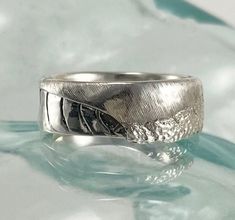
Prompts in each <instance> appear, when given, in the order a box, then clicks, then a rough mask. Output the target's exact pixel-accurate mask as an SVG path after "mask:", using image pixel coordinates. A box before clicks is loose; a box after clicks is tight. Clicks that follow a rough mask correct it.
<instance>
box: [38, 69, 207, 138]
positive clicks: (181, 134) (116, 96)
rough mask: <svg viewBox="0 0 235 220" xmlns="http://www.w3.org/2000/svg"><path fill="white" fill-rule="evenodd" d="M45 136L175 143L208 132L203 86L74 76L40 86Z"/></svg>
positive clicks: (136, 76) (158, 78)
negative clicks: (118, 137) (56, 135)
mask: <svg viewBox="0 0 235 220" xmlns="http://www.w3.org/2000/svg"><path fill="white" fill-rule="evenodd" d="M40 108H41V109H40V114H41V123H42V128H43V130H45V131H47V132H52V133H60V134H78V135H108V136H120V137H125V138H127V139H128V140H130V141H133V142H137V143H146V142H147V143H151V142H155V141H161V142H175V141H178V140H180V139H182V138H186V137H188V136H190V135H192V134H194V133H197V132H200V131H201V130H202V126H203V92H202V84H201V81H200V80H198V79H196V78H194V77H191V76H183V75H168V74H153V73H152V74H151V73H139V72H129V73H122V72H116V73H115V72H102V73H101V72H96V73H94V72H93V73H70V74H64V75H56V76H53V77H48V78H44V79H43V80H42V81H41V83H40Z"/></svg>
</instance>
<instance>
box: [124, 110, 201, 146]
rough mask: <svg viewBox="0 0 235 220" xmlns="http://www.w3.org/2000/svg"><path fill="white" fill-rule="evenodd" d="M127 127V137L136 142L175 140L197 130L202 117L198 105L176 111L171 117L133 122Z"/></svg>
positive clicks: (199, 128) (199, 127)
mask: <svg viewBox="0 0 235 220" xmlns="http://www.w3.org/2000/svg"><path fill="white" fill-rule="evenodd" d="M126 127H127V138H128V139H129V140H131V141H133V142H137V143H151V142H155V141H161V142H167V143H169V142H175V141H177V140H180V139H182V138H185V137H188V136H190V135H192V134H195V133H197V132H199V131H200V130H201V129H202V118H201V114H200V108H199V107H198V106H194V107H189V108H187V109H184V110H182V111H180V112H178V113H177V114H176V115H174V116H173V117H172V118H169V119H162V120H156V121H153V122H147V123H145V124H144V125H141V124H138V123H134V124H132V125H129V126H126Z"/></svg>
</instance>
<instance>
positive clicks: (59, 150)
mask: <svg viewBox="0 0 235 220" xmlns="http://www.w3.org/2000/svg"><path fill="white" fill-rule="evenodd" d="M35 125H36V124H35V123H5V124H4V123H1V124H0V134H1V138H0V155H3V154H9V155H11V156H14V157H15V158H19V157H20V158H23V159H24V160H25V161H26V162H27V164H29V167H30V169H32V173H42V174H43V176H46V177H47V178H48V177H49V179H52V180H53V182H56V183H59V184H60V186H61V188H62V189H65V191H67V190H69V191H71V190H72V191H75V192H78V191H79V190H80V189H83V190H85V192H87V193H89V194H92V195H97V194H99V195H102V198H104V199H107V202H108V201H109V200H110V202H111V200H118V199H125V200H128V201H129V202H130V203H131V204H132V206H133V212H134V214H135V219H141V220H144V219H173V220H178V219H179V220H182V219H198V218H199V217H203V219H207V220H209V219H210V220H211V219H213V220H215V219H216V220H220V219H234V216H235V213H234V211H233V210H235V209H234V208H235V206H234V204H235V203H234V201H235V200H234V198H235V196H234V195H235V191H234V179H235V175H234V174H235V173H234V170H235V163H234V155H235V147H234V144H233V143H231V142H228V141H225V140H223V139H220V138H216V137H214V136H210V135H207V134H200V135H199V136H193V137H191V138H189V139H185V140H182V141H180V142H177V143H174V144H159V143H157V144H151V145H149V144H146V145H136V144H130V143H128V142H126V141H125V140H123V139H118V138H115V139H110V138H105V137H103V138H97V137H82V136H80V137H75V136H70V137H69V136H64V137H60V136H53V135H41V134H40V132H39V130H38V128H37V126H35ZM192 161H194V163H193V164H192ZM5 163H6V162H5ZM5 163H3V164H2V166H3V165H5ZM190 166H191V167H190ZM6 167H7V163H6ZM189 167H190V168H189ZM187 168H189V169H187ZM0 174H1V173H0ZM21 182H23V181H22V180H21V179H19V180H18V182H17V186H18V185H19V184H20V183H21ZM18 183H19V184H18ZM33 185H34V183H33V182H27V186H33ZM17 186H16V187H17ZM19 186H20V185H19ZM23 186H24V185H23ZM45 187H47V186H45ZM53 187H58V185H56V184H54V185H53ZM6 190H8V189H6ZM19 190H22V188H20V187H19ZM24 190H27V189H24ZM65 194H66V192H65ZM79 195H80V194H79ZM45 196H46V197H47V196H48V197H49V196H50V195H47V194H45ZM81 196H82V197H84V195H81ZM213 197H214V198H215V199H211V198H213ZM25 199H27V198H25ZM29 199H30V198H29ZM102 201H103V200H102ZM96 202H97V203H100V202H101V201H98V200H96ZM86 207H89V209H90V210H93V209H92V207H90V206H89V204H87V206H86ZM208 210H209V211H208ZM78 211H79V209H78ZM207 213H210V215H208V214H207ZM211 216H212V217H211Z"/></svg>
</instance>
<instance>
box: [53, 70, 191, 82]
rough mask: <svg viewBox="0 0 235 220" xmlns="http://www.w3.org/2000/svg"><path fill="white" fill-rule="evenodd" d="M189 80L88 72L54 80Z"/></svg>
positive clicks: (176, 76) (171, 77)
mask: <svg viewBox="0 0 235 220" xmlns="http://www.w3.org/2000/svg"><path fill="white" fill-rule="evenodd" d="M182 78H187V76H184V75H170V74H154V73H141V72H125V73H116V72H97V73H95V72H94V73H93V72H89V73H88V72H87V73H69V74H63V75H57V76H55V77H54V78H53V79H55V80H63V81H76V82H131V81H137V82H138V81H152V80H179V79H182Z"/></svg>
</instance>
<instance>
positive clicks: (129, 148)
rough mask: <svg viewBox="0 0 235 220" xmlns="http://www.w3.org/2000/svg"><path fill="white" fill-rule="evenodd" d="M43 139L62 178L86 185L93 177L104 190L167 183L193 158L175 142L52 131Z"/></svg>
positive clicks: (46, 155)
mask: <svg viewBox="0 0 235 220" xmlns="http://www.w3.org/2000/svg"><path fill="white" fill-rule="evenodd" d="M43 143H44V144H45V146H46V148H45V149H44V154H45V157H46V158H47V159H48V162H49V163H50V164H51V165H52V166H53V167H54V168H55V169H56V170H59V171H58V173H59V175H61V179H62V180H63V181H64V182H66V183H68V182H69V183H70V184H72V185H75V184H78V183H80V184H83V183H85V185H86V186H88V185H89V182H90V181H92V180H94V179H95V180H96V181H95V182H96V187H97V186H98V185H100V187H102V189H103V190H106V187H107V188H108V190H110V188H115V189H117V187H118V188H121V187H125V188H127V187H133V186H138V187H140V186H146V185H149V184H155V185H156V184H163V183H167V182H169V181H171V180H173V179H175V178H176V177H177V176H179V175H180V174H182V172H183V171H184V170H185V169H187V168H188V167H189V166H190V165H191V164H192V161H193V158H192V156H191V155H190V154H189V153H188V151H187V149H186V148H184V147H182V146H180V145H179V144H178V143H174V144H163V143H155V144H151V145H150V144H147V145H138V144H133V143H128V142H127V141H126V140H124V139H121V138H107V137H88V136H64V137H63V136H59V137H58V136H56V137H55V136H54V137H53V136H51V135H47V136H46V137H44V139H43ZM71 176H72V178H71Z"/></svg>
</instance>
